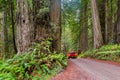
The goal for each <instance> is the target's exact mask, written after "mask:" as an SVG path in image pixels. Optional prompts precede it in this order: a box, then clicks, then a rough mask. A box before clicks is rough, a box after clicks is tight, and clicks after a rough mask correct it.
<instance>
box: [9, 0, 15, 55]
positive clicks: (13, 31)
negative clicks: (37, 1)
mask: <svg viewBox="0 0 120 80" xmlns="http://www.w3.org/2000/svg"><path fill="white" fill-rule="evenodd" d="M10 9H11V21H12V22H11V23H12V39H13V45H14V46H13V47H14V51H15V53H17V47H16V41H15V28H14V25H15V23H14V11H13V2H12V0H10Z"/></svg>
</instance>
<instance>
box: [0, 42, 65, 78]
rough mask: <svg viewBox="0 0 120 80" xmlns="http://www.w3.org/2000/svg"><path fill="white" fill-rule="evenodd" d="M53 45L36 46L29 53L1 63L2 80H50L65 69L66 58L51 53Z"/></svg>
mask: <svg viewBox="0 0 120 80" xmlns="http://www.w3.org/2000/svg"><path fill="white" fill-rule="evenodd" d="M50 45H51V43H50V42H49V41H48V40H44V41H43V42H42V43H41V44H38V43H37V44H34V47H33V49H32V50H31V52H29V53H24V54H22V55H15V56H14V57H13V58H11V59H8V60H4V61H3V60H1V61H0V80H48V79H49V78H50V77H51V75H55V74H56V73H58V72H59V71H60V70H61V69H63V68H65V66H66V65H67V64H66V56H65V55H64V54H62V53H60V54H57V53H56V52H51V51H50V49H49V48H50Z"/></svg>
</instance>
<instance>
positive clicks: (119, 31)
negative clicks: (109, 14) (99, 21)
mask: <svg viewBox="0 0 120 80" xmlns="http://www.w3.org/2000/svg"><path fill="white" fill-rule="evenodd" d="M117 3H118V11H117V43H118V44H120V0H118V2H117Z"/></svg>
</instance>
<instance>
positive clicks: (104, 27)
mask: <svg viewBox="0 0 120 80" xmlns="http://www.w3.org/2000/svg"><path fill="white" fill-rule="evenodd" d="M52 1H53V2H52ZM92 1H93V2H92ZM0 3H1V6H0V18H1V19H0V20H1V24H0V25H1V26H0V30H1V31H0V53H1V54H5V55H7V56H8V55H11V54H14V53H22V52H25V51H28V48H29V46H30V45H31V43H32V42H40V41H41V39H42V38H47V37H49V38H52V39H53V40H52V43H53V45H52V49H53V50H57V51H58V52H60V51H61V50H60V49H62V51H63V52H67V51H69V50H77V51H78V52H82V51H86V50H88V49H90V48H94V49H96V48H100V47H101V46H102V45H106V44H119V0H96V1H95V0H91V1H89V0H62V1H59V0H51V1H49V0H43V1H42V0H41V1H39V0H29V1H27V0H26V1H20V0H10V1H7V0H0ZM50 5H51V6H50ZM24 6H25V7H24ZM21 15H23V16H21ZM23 17H24V18H23ZM26 20H28V21H27V22H26ZM23 26H24V27H23ZM27 26H28V27H27ZM61 34H62V36H61ZM23 35H24V36H23ZM22 38H23V39H22ZM61 39H62V43H61ZM60 45H61V46H62V47H60ZM20 46H21V47H20Z"/></svg>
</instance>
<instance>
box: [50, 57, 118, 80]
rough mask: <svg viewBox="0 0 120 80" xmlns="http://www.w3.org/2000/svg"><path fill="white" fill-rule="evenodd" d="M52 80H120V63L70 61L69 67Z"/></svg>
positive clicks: (85, 60)
mask: <svg viewBox="0 0 120 80" xmlns="http://www.w3.org/2000/svg"><path fill="white" fill-rule="evenodd" d="M51 80H120V63H116V62H111V61H102V60H95V59H69V60H68V66H67V67H66V69H64V70H63V71H62V72H60V73H59V74H58V75H56V76H55V77H53V78H52V79H51Z"/></svg>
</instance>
